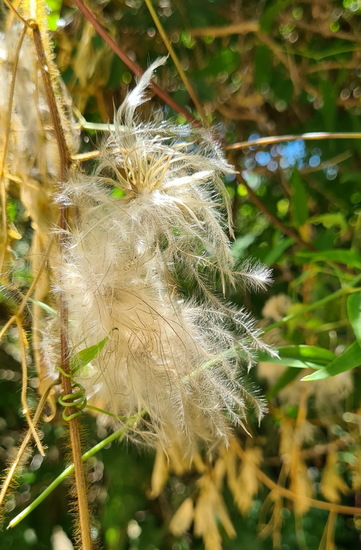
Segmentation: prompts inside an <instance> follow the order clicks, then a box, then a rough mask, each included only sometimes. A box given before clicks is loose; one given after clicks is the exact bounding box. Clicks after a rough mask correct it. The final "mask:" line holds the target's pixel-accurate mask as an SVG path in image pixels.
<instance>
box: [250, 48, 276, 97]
mask: <svg viewBox="0 0 361 550" xmlns="http://www.w3.org/2000/svg"><path fill="white" fill-rule="evenodd" d="M271 73H272V54H271V51H270V50H269V48H267V46H265V45H264V44H261V45H260V46H258V48H257V50H256V57H255V74H254V83H255V86H256V88H257V89H258V90H262V87H263V86H264V85H265V84H268V83H269V81H270V76H271Z"/></svg>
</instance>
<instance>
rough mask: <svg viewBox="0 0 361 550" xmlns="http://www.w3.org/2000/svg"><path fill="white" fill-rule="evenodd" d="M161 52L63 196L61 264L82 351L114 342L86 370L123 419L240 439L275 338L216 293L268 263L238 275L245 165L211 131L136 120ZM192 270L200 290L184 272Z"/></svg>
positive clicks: (82, 375)
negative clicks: (248, 374)
mask: <svg viewBox="0 0 361 550" xmlns="http://www.w3.org/2000/svg"><path fill="white" fill-rule="evenodd" d="M163 62H164V60H163V59H162V60H159V61H157V62H156V63H155V64H153V65H152V66H151V67H150V69H148V71H147V72H146V73H145V74H144V76H143V77H142V78H141V79H140V81H139V83H138V85H137V86H136V88H135V89H134V90H133V91H132V92H131V93H130V94H129V95H128V96H127V98H126V99H125V101H124V103H123V105H122V106H121V107H120V109H119V111H118V113H117V115H116V119H115V131H114V132H112V133H111V134H110V137H109V138H108V139H107V140H106V142H105V143H104V144H103V147H102V151H101V156H100V160H99V164H98V168H97V170H96V172H95V174H94V175H92V176H86V175H84V174H82V173H75V174H73V176H72V177H71V179H70V180H69V181H68V182H66V183H65V184H64V185H63V189H62V192H61V195H60V197H59V201H61V202H62V203H63V204H65V205H67V206H68V207H70V208H71V212H72V214H73V215H72V221H71V224H70V228H69V231H68V234H67V245H66V250H65V253H64V254H63V258H62V261H61V267H60V270H59V291H60V292H62V293H63V295H64V297H65V299H66V302H67V305H68V309H69V319H70V323H69V337H70V346H71V349H72V352H73V353H75V352H76V351H78V350H81V349H83V348H86V347H90V346H94V345H96V344H97V343H99V342H100V341H101V340H102V339H104V338H106V337H109V341H108V342H107V344H106V346H105V347H104V348H103V349H102V351H101V352H100V353H99V355H98V356H97V357H96V358H95V359H94V360H93V361H92V362H91V364H88V365H86V366H85V367H84V368H83V370H81V371H78V372H77V373H76V374H75V375H74V378H75V380H76V381H77V382H78V383H79V384H81V385H82V386H83V387H84V389H85V391H86V395H87V398H88V402H89V403H90V404H94V405H96V406H100V407H101V408H102V409H106V410H108V411H109V412H111V413H112V414H114V415H117V416H119V417H122V418H124V417H126V418H128V417H130V416H131V415H133V414H134V413H137V412H139V411H146V415H145V416H144V417H143V421H142V422H143V426H139V425H138V430H139V434H140V436H141V438H142V439H143V440H146V441H147V442H148V443H151V444H156V443H158V442H160V443H161V444H162V445H163V446H165V447H166V446H168V445H170V444H173V443H178V444H180V445H181V446H182V448H183V449H184V451H185V452H188V453H192V452H193V451H194V450H195V449H196V448H197V447H198V445H199V443H200V442H205V443H206V445H207V446H213V445H214V444H215V443H217V442H218V441H220V440H227V437H228V433H229V428H228V426H229V421H231V422H232V423H233V424H242V422H243V420H244V418H245V415H246V405H247V404H249V403H250V404H251V405H252V406H253V407H254V408H255V409H256V412H257V416H258V417H259V418H260V417H261V416H262V413H263V403H262V401H261V400H260V399H258V398H257V397H255V395H254V394H252V393H250V392H249V391H248V389H246V386H245V385H244V383H243V381H242V380H241V378H240V370H241V367H242V368H243V369H244V370H245V371H247V369H249V368H250V367H251V366H252V363H253V360H254V352H255V350H257V349H258V348H264V347H265V345H264V344H263V343H262V341H261V340H260V337H259V332H258V330H257V329H256V328H255V326H254V322H253V320H252V319H251V318H250V316H249V315H248V314H247V313H246V312H244V311H243V310H241V311H237V310H236V309H235V308H233V307H232V306H229V305H228V304H226V303H223V302H222V301H221V300H220V299H219V298H217V297H216V296H215V294H214V293H213V292H212V286H214V284H215V283H216V282H218V284H219V285H220V286H221V287H222V289H223V292H226V289H227V286H233V287H235V286H236V285H237V284H238V281H239V280H242V281H245V282H246V283H251V285H252V286H253V287H255V288H257V287H264V286H265V284H266V283H267V282H268V280H269V272H268V271H267V270H265V269H263V268H262V267H260V266H258V265H257V266H255V267H254V268H252V267H251V266H250V264H249V265H248V266H245V267H244V269H243V272H242V273H238V274H237V273H234V265H233V260H232V256H231V253H230V248H229V243H228V239H227V236H226V233H225V230H226V227H227V225H226V224H225V222H224V219H225V218H226V217H227V216H226V215H225V214H227V209H228V198H227V192H226V190H225V187H224V184H223V182H222V177H223V176H224V175H225V174H232V173H233V168H232V167H231V166H230V165H229V164H228V163H227V162H226V160H225V159H224V157H223V156H222V154H221V152H220V150H219V149H218V147H217V144H216V143H214V141H213V140H212V139H211V137H210V136H209V135H208V134H207V133H206V132H205V131H204V130H194V129H192V128H190V127H189V126H172V125H170V124H169V123H168V122H164V121H162V120H159V116H155V119H154V120H153V122H147V123H143V122H140V121H139V120H138V119H137V115H136V108H137V107H138V106H139V105H140V104H141V103H143V102H144V101H145V99H144V90H145V88H146V87H147V85H148V84H149V81H150V79H151V77H152V75H153V72H154V69H155V68H156V67H157V66H158V65H160V64H161V63H163ZM188 280H190V281H192V283H193V285H194V286H195V291H194V295H195V298H194V300H193V301H191V300H188V299H185V298H183V297H182V294H181V292H180V290H179V284H178V282H179V281H188ZM119 422H120V420H119Z"/></svg>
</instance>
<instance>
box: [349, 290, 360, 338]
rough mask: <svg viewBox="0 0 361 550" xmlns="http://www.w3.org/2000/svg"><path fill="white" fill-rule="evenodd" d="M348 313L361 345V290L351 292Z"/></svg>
mask: <svg viewBox="0 0 361 550" xmlns="http://www.w3.org/2000/svg"><path fill="white" fill-rule="evenodd" d="M347 314H348V318H349V320H350V323H351V326H352V328H353V331H354V333H355V336H356V340H357V341H358V343H359V344H360V346H361V292H355V293H354V294H350V295H349V297H348V298H347Z"/></svg>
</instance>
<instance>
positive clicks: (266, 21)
mask: <svg viewBox="0 0 361 550" xmlns="http://www.w3.org/2000/svg"><path fill="white" fill-rule="evenodd" d="M292 1H293V0H278V1H277V2H272V3H271V5H270V7H268V8H266V9H265V10H264V11H263V13H262V15H261V17H260V20H259V23H260V27H261V31H263V32H265V33H269V32H270V31H271V30H272V28H273V24H274V21H275V19H276V17H277V15H278V14H279V13H280V12H281V11H283V10H284V9H285V8H286V7H287V6H288V5H289V4H291V3H292Z"/></svg>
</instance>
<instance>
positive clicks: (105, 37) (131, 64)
mask: <svg viewBox="0 0 361 550" xmlns="http://www.w3.org/2000/svg"><path fill="white" fill-rule="evenodd" d="M73 3H74V4H75V5H76V6H77V8H78V9H79V11H81V12H82V14H83V15H84V17H85V18H86V19H87V20H88V21H89V23H90V24H91V25H92V26H93V27H94V29H95V30H96V31H97V33H98V34H99V36H101V37H102V38H103V40H104V41H105V42H106V43H107V44H108V46H109V47H110V48H111V49H112V50H113V52H114V53H115V54H116V55H117V56H118V57H119V59H121V60H122V61H123V63H125V65H126V66H127V67H128V68H129V69H130V70H131V71H132V72H133V73H134V74H135V75H137V76H142V74H143V73H144V71H143V69H142V68H141V67H140V66H139V65H138V64H137V63H135V62H134V61H132V60H131V59H130V58H129V57H128V56H127V54H126V53H124V52H123V50H122V49H121V48H120V47H119V46H118V44H117V43H116V42H115V40H114V39H113V38H112V37H111V36H110V35H109V34H108V33H107V31H106V30H105V29H104V27H103V26H102V25H101V24H100V23H99V21H98V20H97V19H96V17H95V16H94V15H93V13H92V12H91V11H90V10H89V8H88V7H87V6H86V5H85V4H84V3H83V2H82V0H73ZM150 88H152V90H153V92H155V93H156V94H157V95H158V96H159V97H160V98H161V99H162V100H163V101H164V103H166V104H167V105H169V107H171V108H172V109H174V110H175V111H176V112H178V113H180V114H181V115H183V116H184V117H185V118H186V120H188V122H190V123H192V124H194V125H195V126H200V124H199V122H198V121H197V120H195V119H194V118H193V117H192V115H191V114H190V113H189V111H187V109H184V107H182V106H181V105H179V104H178V103H177V102H176V101H174V99H172V98H171V97H170V95H169V94H167V92H165V91H164V90H163V89H162V88H160V87H159V86H157V84H155V83H154V82H151V83H150Z"/></svg>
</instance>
